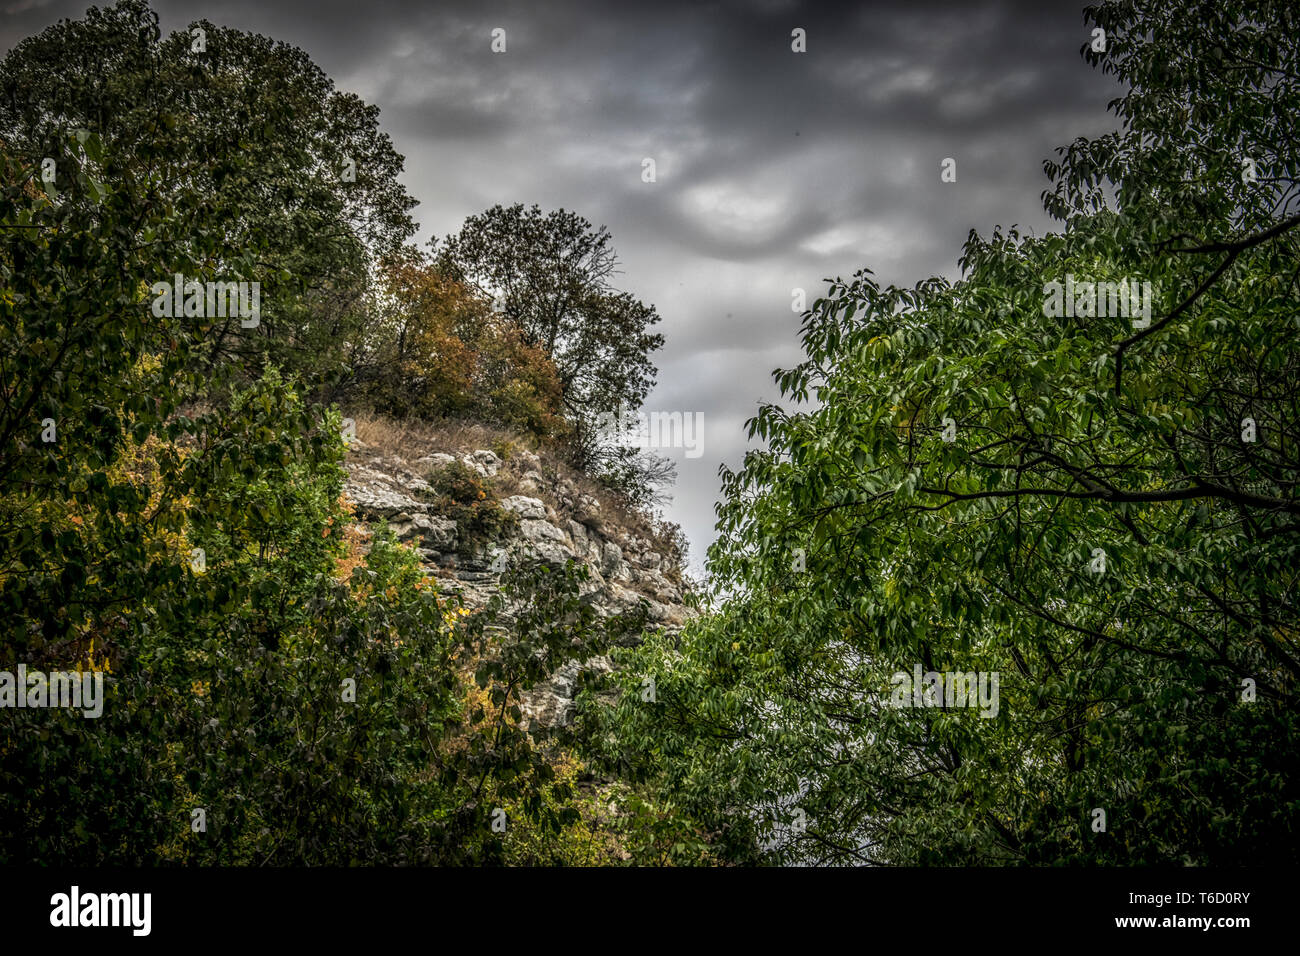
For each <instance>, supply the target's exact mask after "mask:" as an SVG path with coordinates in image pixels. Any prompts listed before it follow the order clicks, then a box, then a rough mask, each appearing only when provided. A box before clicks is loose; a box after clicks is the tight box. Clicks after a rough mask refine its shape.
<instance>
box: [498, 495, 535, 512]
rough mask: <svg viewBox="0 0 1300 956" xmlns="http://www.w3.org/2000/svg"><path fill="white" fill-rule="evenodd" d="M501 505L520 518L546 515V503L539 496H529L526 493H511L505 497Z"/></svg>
mask: <svg viewBox="0 0 1300 956" xmlns="http://www.w3.org/2000/svg"><path fill="white" fill-rule="evenodd" d="M501 507H502V508H505V509H506V511H513V512H514V513H515V514H517V515H518V516H519V517H520V518H545V517H546V505H544V504H543V503H542V502H541V501H540V500H539V499H537V498H527V497H525V496H524V495H511V496H510V497H509V498H505V499H503V500H502V502H501Z"/></svg>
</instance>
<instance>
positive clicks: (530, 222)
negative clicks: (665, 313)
mask: <svg viewBox="0 0 1300 956" xmlns="http://www.w3.org/2000/svg"><path fill="white" fill-rule="evenodd" d="M612 238H613V237H612V236H611V235H610V234H609V232H608V230H606V229H605V228H604V227H603V226H602V227H601V228H600V229H593V228H592V225H591V223H590V222H588V221H587V220H586V219H584V218H582V217H581V216H579V215H577V214H576V213H572V212H566V211H565V210H563V209H561V210H558V211H555V212H550V213H547V214H546V215H543V214H542V212H541V210H540V208H538V207H537V206H533V207H532V208H531V209H525V208H524V206H523V204H522V203H517V204H515V205H513V206H510V207H508V208H507V207H504V206H500V205H497V206H493V207H492V208H491V209H488V210H487V211H486V212H484V213H482V214H480V215H478V216H471V217H470V218H469V219H467V220H466V221H465V224H464V225H463V226H462V227H461V230H460V232H459V233H458V234H456V235H454V236H448V237H447V238H446V239H445V240H444V241H443V243H442V246H441V248H440V249H439V250H438V259H437V261H438V266H439V268H440V269H442V270H443V271H444V272H445V273H446V274H447V275H448V276H450V277H452V278H455V279H460V280H463V281H466V282H468V283H469V284H471V285H472V286H473V287H474V288H475V289H477V290H478V291H479V292H480V293H481V294H483V295H484V296H486V297H487V298H488V299H490V300H493V301H494V302H496V303H497V307H498V308H499V310H500V311H501V312H502V313H503V314H504V315H505V316H506V317H507V318H508V319H509V321H510V322H512V323H513V324H514V325H516V326H517V327H518V328H519V330H520V331H521V333H522V334H523V338H524V341H525V342H526V343H528V344H529V345H532V346H536V347H538V348H540V349H542V350H543V351H544V352H545V353H546V354H547V355H548V356H549V357H550V358H551V360H552V361H553V362H554V363H555V366H556V368H557V369H558V370H559V374H560V382H561V385H562V386H563V389H564V402H565V406H566V408H567V409H568V410H569V412H570V414H571V415H572V416H573V417H574V419H575V421H576V422H577V423H578V424H579V426H580V427H582V428H584V429H589V428H590V427H591V422H592V420H593V419H594V416H595V415H596V414H598V413H599V412H602V411H608V410H609V409H612V408H615V407H617V406H618V405H619V404H620V403H621V404H623V405H625V406H627V407H628V408H633V409H635V408H639V407H640V405H641V403H642V402H643V401H644V400H645V396H646V394H647V393H648V392H649V390H650V386H651V385H653V384H654V377H655V373H656V369H655V367H654V365H653V364H652V363H651V362H650V358H649V356H650V353H651V352H653V351H654V350H655V349H658V348H660V347H662V345H663V336H662V335H659V334H657V333H651V332H649V331H648V329H649V328H650V326H652V325H654V324H655V323H656V322H658V321H659V316H658V314H657V313H656V312H655V310H654V308H653V307H652V306H648V305H645V304H644V303H642V302H640V301H638V300H637V299H635V298H633V297H632V296H631V295H630V294H628V293H626V292H619V291H617V290H615V289H614V288H613V287H612V285H611V283H610V279H611V277H612V276H613V275H614V274H615V272H616V269H617V265H618V259H617V257H616V255H615V253H614V250H613V248H612V246H611V245H610V243H611V240H612Z"/></svg>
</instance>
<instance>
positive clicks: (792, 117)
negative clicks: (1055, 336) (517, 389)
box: [0, 0, 1117, 561]
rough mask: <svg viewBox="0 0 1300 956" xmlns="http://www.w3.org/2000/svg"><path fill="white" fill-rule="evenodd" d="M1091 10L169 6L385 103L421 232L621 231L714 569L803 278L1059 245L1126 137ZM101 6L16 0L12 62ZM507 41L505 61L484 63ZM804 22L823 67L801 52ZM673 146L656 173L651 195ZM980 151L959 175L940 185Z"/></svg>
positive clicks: (988, 6) (376, 2) (680, 515)
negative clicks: (527, 223)
mask: <svg viewBox="0 0 1300 956" xmlns="http://www.w3.org/2000/svg"><path fill="white" fill-rule="evenodd" d="M1082 5H1083V4H1082V0H1080V2H1075V3H1072V2H1042V0H1023V2H984V3H979V2H971V3H958V4H951V5H942V6H941V5H934V4H927V3H924V2H917V0H899V2H881V3H871V4H860V3H851V4H817V5H815V6H812V5H803V4H797V3H787V2H782V0H763V2H747V3H740V2H736V3H720V2H714V3H689V2H684V3H648V4H641V5H634V4H595V3H590V4H589V3H580V2H564V3H541V2H536V0H527V2H518V3H491V2H488V3H482V2H475V0H466V2H458V3H411V4H402V3H397V2H391V0H368V2H366V3H364V4H357V3H355V2H352V0H348V2H343V0H326V2H312V3H302V4H301V5H299V4H294V3H266V2H263V0H226V2H220V3H201V2H175V3H172V2H163V3H159V4H157V5H156V9H158V10H159V12H160V16H161V18H162V23H163V27H164V29H168V30H173V29H180V28H182V27H184V26H185V24H187V23H188V22H189V21H191V20H193V19H198V18H206V19H209V20H212V21H213V22H216V23H220V24H223V25H228V26H234V27H238V28H241V29H246V30H250V31H254V32H259V33H264V34H267V35H269V36H273V37H275V38H276V39H280V40H284V41H286V42H289V43H292V44H294V45H296V46H299V47H302V48H303V49H304V50H306V51H307V52H308V53H309V54H310V55H311V56H312V57H313V59H314V60H315V61H316V62H317V63H318V64H319V65H320V66H321V67H322V68H323V69H324V70H325V71H326V72H327V73H329V74H330V75H331V76H332V77H333V78H334V79H335V81H336V83H337V84H338V85H339V86H340V88H343V89H349V90H353V91H355V92H357V93H359V94H360V95H362V96H363V97H364V98H365V99H367V100H368V101H370V102H372V103H375V104H376V105H378V106H379V107H380V108H381V110H382V114H381V121H382V123H383V125H384V128H385V129H386V130H387V131H388V132H389V134H390V135H391V136H392V138H393V140H394V143H395V145H396V147H397V149H398V151H399V152H401V153H403V154H404V155H405V156H406V165H407V172H406V174H405V176H404V182H405V183H406V184H407V187H408V189H409V190H410V191H411V193H412V194H413V195H414V196H415V197H416V198H417V199H419V200H420V202H421V206H420V207H419V208H418V209H417V210H416V216H417V218H418V219H419V220H420V222H421V226H422V229H421V240H422V241H423V240H425V239H428V238H429V237H430V236H442V235H445V234H447V233H448V232H453V231H455V230H456V229H457V228H458V227H459V225H460V223H461V222H462V221H463V220H464V218H465V217H466V216H469V215H472V214H474V213H477V212H480V211H482V210H483V209H484V208H486V207H487V206H490V205H493V204H495V203H498V202H500V203H505V204H509V203H512V202H524V203H527V204H532V203H534V202H535V203H538V204H539V205H541V206H542V207H543V208H544V209H552V208H558V207H565V208H568V209H572V210H575V211H577V212H579V213H581V214H582V215H584V216H586V217H587V218H588V219H590V220H591V221H592V222H593V223H596V224H598V225H599V224H604V225H606V226H608V227H609V229H610V230H611V232H612V233H613V235H614V240H615V246H616V247H617V249H618V251H619V253H620V255H621V258H622V267H623V275H622V276H621V277H620V280H621V284H622V286H623V287H624V288H625V289H627V290H628V291H631V292H633V293H634V294H635V295H637V296H638V297H640V298H642V299H643V300H645V301H647V302H651V303H654V304H655V305H656V306H657V308H658V310H659V312H660V314H661V315H662V316H663V318H664V321H663V323H662V324H661V326H660V327H659V328H660V330H661V331H662V332H664V334H665V335H666V337H667V344H666V346H665V348H664V350H663V351H662V352H661V353H660V354H659V355H658V362H659V365H660V376H659V381H660V384H659V386H658V387H657V388H656V390H655V391H654V392H653V393H652V395H651V397H650V401H649V403H648V407H649V408H652V409H662V410H670V411H671V410H677V411H701V412H703V413H704V415H705V423H706V429H705V437H706V444H705V454H704V456H703V457H701V458H699V459H686V458H685V457H684V456H683V454H682V452H681V451H680V450H678V451H674V452H671V453H670V456H671V457H674V458H675V460H676V461H677V463H678V469H679V482H678V486H677V488H676V492H675V504H674V506H673V507H672V508H671V509H669V517H670V518H672V519H673V520H677V521H680V522H681V523H682V524H683V525H684V527H685V529H686V531H687V533H688V535H689V537H690V539H691V541H692V544H693V545H694V551H695V554H694V557H695V559H696V560H697V561H698V559H699V558H701V557H702V554H703V550H704V546H705V545H706V544H707V542H708V541H709V540H711V538H712V531H711V527H712V521H713V511H712V504H713V501H714V499H715V497H716V491H717V466H718V463H719V462H720V461H724V460H725V461H726V462H727V463H728V464H730V465H731V466H732V467H735V466H736V465H738V464H739V462H740V459H741V458H742V456H743V452H744V448H745V438H744V432H743V423H744V420H745V419H746V418H747V417H748V416H749V415H750V414H752V413H753V411H754V409H755V403H756V402H757V401H759V400H762V399H768V400H775V399H776V398H777V397H778V396H777V394H776V392H775V389H774V387H773V385H772V381H771V378H770V372H771V371H772V370H773V369H774V368H776V367H778V366H782V367H786V366H790V365H793V364H795V363H797V362H798V361H799V360H800V351H799V347H798V329H799V316H797V315H796V314H794V313H793V312H792V311H791V308H790V303H791V290H792V289H793V288H795V287H801V288H803V289H804V290H805V291H806V293H807V297H808V300H809V302H811V301H812V299H814V298H815V297H816V296H817V295H818V294H820V293H821V292H822V291H824V284H823V281H822V280H823V279H826V278H834V277H837V276H843V277H846V278H847V277H848V276H850V275H851V274H852V273H853V272H854V271H855V270H856V269H858V268H860V267H863V266H869V267H871V268H872V269H873V270H874V271H875V273H876V276H877V279H878V280H879V281H882V282H894V283H897V284H901V285H912V284H914V283H915V282H917V281H918V280H920V279H923V278H925V277H927V276H930V275H933V274H943V275H946V276H948V277H949V278H955V277H956V260H957V256H958V255H959V253H960V249H961V244H962V242H963V241H964V240H965V238H966V235H967V233H968V231H969V230H970V229H971V228H972V227H974V228H976V229H978V230H979V231H981V232H983V233H987V232H989V231H990V230H991V229H992V228H993V227H994V226H995V225H997V224H1001V225H1011V224H1012V223H1019V224H1020V225H1021V226H1022V227H1029V228H1034V229H1036V230H1038V231H1040V232H1041V231H1042V230H1043V229H1044V228H1046V227H1047V226H1048V225H1049V223H1048V221H1047V219H1046V218H1045V217H1044V215H1043V214H1042V211H1041V207H1040V204H1039V198H1038V196H1039V193H1040V191H1041V190H1042V189H1043V188H1044V187H1045V185H1046V180H1045V179H1044V177H1043V175H1042V172H1041V163H1042V160H1043V159H1045V158H1048V157H1049V156H1050V155H1051V154H1052V150H1053V149H1054V148H1055V147H1056V146H1059V145H1062V144H1064V143H1067V142H1069V141H1070V140H1072V139H1073V138H1074V137H1076V136H1078V135H1095V134H1097V133H1099V132H1102V131H1103V130H1105V129H1108V128H1110V126H1111V122H1112V121H1111V119H1110V117H1109V116H1108V115H1107V114H1106V113H1105V104H1106V103H1107V102H1108V101H1109V100H1110V99H1111V98H1112V97H1113V96H1115V95H1117V87H1115V86H1114V84H1113V83H1112V82H1111V81H1110V80H1109V79H1106V78H1103V77H1101V76H1100V75H1099V74H1097V73H1095V72H1094V71H1092V70H1091V69H1089V68H1088V67H1087V66H1086V65H1084V64H1083V62H1082V60H1081V58H1080V57H1079V50H1080V47H1081V46H1082V45H1083V44H1084V43H1085V42H1086V41H1087V40H1088V39H1089V36H1088V31H1087V29H1086V27H1085V24H1084V22H1083V18H1082V13H1081V9H1082ZM83 9H84V8H83V5H82V4H79V3H63V2H57V0H52V2H41V0H9V2H8V3H7V5H6V3H5V0H0V10H3V11H4V13H5V16H4V18H3V21H0V44H2V45H4V46H5V47H7V46H9V45H12V44H13V43H14V42H16V41H17V40H18V39H20V38H21V37H23V36H26V35H29V34H31V33H34V32H37V31H39V30H40V29H43V28H44V27H45V26H47V25H49V24H50V23H52V22H54V21H55V20H57V19H59V18H60V17H64V16H80V15H81V14H82V12H83ZM494 27H503V28H505V29H506V31H507V44H508V48H507V52H506V53H505V54H502V55H496V54H493V53H492V52H491V51H490V49H489V43H490V33H491V30H492V29H493V28H494ZM795 27H802V28H803V29H805V30H806V31H807V47H808V52H807V53H805V54H794V53H792V52H791V50H790V32H791V30H792V29H793V28H795ZM645 157H651V158H653V159H654V160H655V162H656V165H657V174H658V181H657V182H655V183H653V184H647V183H643V182H642V181H641V162H642V159H643V158H645ZM945 157H953V158H955V159H956V160H957V169H958V179H957V182H956V183H952V184H943V183H941V182H940V180H939V168H940V162H941V161H942V160H943V159H944V158H945Z"/></svg>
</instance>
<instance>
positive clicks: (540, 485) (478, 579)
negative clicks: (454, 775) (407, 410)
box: [345, 450, 695, 730]
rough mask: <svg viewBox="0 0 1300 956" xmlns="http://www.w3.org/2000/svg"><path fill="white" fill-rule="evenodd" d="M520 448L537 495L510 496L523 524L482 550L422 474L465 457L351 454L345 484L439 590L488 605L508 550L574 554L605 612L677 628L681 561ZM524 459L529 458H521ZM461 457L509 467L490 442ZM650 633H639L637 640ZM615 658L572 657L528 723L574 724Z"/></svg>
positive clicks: (547, 559) (585, 598)
mask: <svg viewBox="0 0 1300 956" xmlns="http://www.w3.org/2000/svg"><path fill="white" fill-rule="evenodd" d="M511 457H512V462H511V466H512V470H513V471H514V473H515V474H516V475H517V474H518V473H519V470H520V467H521V465H522V466H526V467H528V469H529V470H528V471H527V472H526V473H525V479H527V482H531V485H530V484H528V483H527V482H525V481H523V480H521V481H519V486H520V487H523V488H526V489H527V490H529V491H531V492H534V493H535V494H536V495H537V496H536V497H534V496H533V495H531V494H530V495H523V494H516V495H511V496H510V497H508V498H505V499H504V500H503V501H502V502H501V507H502V508H503V509H504V510H506V511H509V512H511V513H512V514H514V515H515V516H516V517H517V518H518V519H519V522H518V527H517V529H516V530H515V531H514V532H513V533H511V534H509V535H507V536H506V537H505V538H502V539H499V540H494V541H491V542H489V543H488V544H487V546H486V547H485V548H484V550H483V551H482V552H481V553H478V554H473V555H467V554H463V553H461V552H460V551H459V550H458V546H457V530H458V529H457V525H456V522H455V521H453V520H452V519H450V518H448V517H446V516H445V515H441V514H438V513H437V511H436V508H437V506H436V505H435V504H432V503H430V502H429V501H428V500H427V499H428V498H429V497H431V496H430V495H428V494H427V491H426V489H427V488H428V485H427V483H426V482H424V481H423V480H422V479H420V478H419V477H417V475H419V474H428V473H429V472H431V471H435V470H436V469H438V468H443V467H446V466H447V465H449V464H450V463H451V462H453V461H457V460H458V459H457V458H456V457H455V456H452V455H449V454H445V453H435V454H431V455H429V456H427V457H426V458H422V459H420V460H419V461H417V462H414V463H413V464H412V465H411V466H410V467H408V466H407V465H406V463H405V462H403V461H402V460H401V459H395V458H391V457H389V458H385V457H376V458H373V459H371V460H370V461H369V462H368V463H367V464H364V465H362V464H356V463H353V462H349V463H348V464H347V466H346V467H347V471H348V479H347V483H346V487H345V493H346V494H347V496H348V497H349V498H350V499H351V500H352V501H353V503H354V504H355V506H356V511H357V515H358V517H359V518H360V519H362V520H363V521H367V522H377V521H379V520H381V519H383V520H386V521H388V523H389V525H390V527H391V528H392V529H393V531H394V533H395V534H396V535H397V537H398V538H399V540H401V541H404V542H409V543H410V544H412V545H414V546H415V547H416V548H417V549H418V550H419V553H420V556H421V561H422V564H423V565H424V567H425V569H426V572H427V573H429V574H434V573H436V574H437V575H438V587H439V589H440V590H441V591H442V592H443V593H444V594H455V595H457V596H459V598H460V599H461V600H462V601H463V602H464V603H465V605H466V606H468V607H482V606H484V605H486V604H487V602H488V601H489V600H490V599H491V597H492V596H493V595H494V594H495V593H496V591H497V588H498V587H499V582H500V577H501V568H500V567H499V566H498V567H496V568H495V569H494V567H493V564H494V561H493V559H494V557H495V556H497V555H504V557H505V565H506V567H514V566H517V565H518V564H519V563H524V564H534V563H539V564H547V565H552V566H563V565H564V564H565V563H566V562H567V561H570V560H573V561H577V562H580V563H582V564H584V565H585V566H586V568H587V572H588V580H587V581H586V582H585V583H584V584H583V585H582V586H581V591H580V595H579V597H580V600H581V601H582V602H583V603H584V604H587V605H589V606H590V607H592V609H593V610H594V611H595V612H596V613H597V614H598V615H599V616H600V617H609V616H611V615H615V614H620V613H624V612H627V611H629V610H631V609H633V608H636V607H638V606H640V605H642V604H644V605H645V607H646V609H647V614H648V618H649V622H650V626H651V627H654V628H663V629H665V630H668V631H669V632H672V631H676V630H678V629H680V628H681V626H682V625H683V624H685V623H686V622H687V621H688V620H689V619H690V618H691V617H692V616H694V614H695V612H694V611H693V610H691V609H690V608H687V607H686V606H684V605H683V603H682V593H681V589H680V587H679V586H677V585H674V584H673V582H672V580H670V578H669V577H668V574H669V573H671V570H672V569H671V568H669V567H668V566H667V562H665V560H664V557H663V555H662V554H660V553H658V552H656V551H653V550H651V549H652V548H653V544H652V543H651V542H650V541H647V540H644V539H642V538H638V537H635V536H633V535H630V534H628V533H626V531H624V530H622V529H620V528H618V527H616V526H613V525H612V524H608V523H606V522H604V521H602V519H601V517H600V516H599V510H600V506H599V503H598V502H597V501H596V500H595V499H594V498H592V497H590V496H588V495H585V494H580V493H579V492H578V488H577V486H576V484H575V483H574V482H573V481H571V480H569V479H567V478H562V479H560V480H558V481H555V482H551V481H549V480H547V479H546V478H545V477H544V476H543V473H542V470H541V463H540V461H538V460H536V456H534V455H532V453H531V452H525V451H520V450H515V451H514V452H512V456H511ZM514 458H521V459H522V461H521V462H519V463H515V462H514V461H513V459H514ZM459 460H460V461H463V462H464V463H465V464H466V465H467V466H468V467H470V468H472V469H473V470H474V471H475V473H476V474H478V475H480V476H481V477H483V478H490V477H492V476H494V475H496V474H498V472H499V471H500V469H501V468H502V466H503V462H502V461H501V459H500V458H498V457H497V455H496V454H494V453H493V452H490V451H485V450H478V451H475V452H472V453H470V454H466V455H464V456H462V457H461V458H459ZM422 498H423V499H425V500H421V499H422ZM548 502H549V503H550V504H548ZM640 640H641V638H640V637H639V636H634V637H632V638H630V639H629V643H638V642H639V641H640ZM610 666H611V665H610V663H609V660H608V659H607V658H592V659H591V660H589V661H587V662H586V663H584V664H578V663H576V662H570V663H568V664H566V665H564V666H563V667H561V668H560V669H559V670H557V671H556V672H555V673H554V674H552V675H551V677H550V678H549V679H548V680H546V681H545V682H543V683H541V684H539V685H537V686H536V687H534V688H533V689H532V690H531V691H529V692H528V693H527V694H525V695H524V696H523V698H522V709H523V711H524V714H525V718H526V727H527V728H528V729H530V730H536V729H540V728H552V727H559V726H564V725H566V724H568V723H569V722H570V721H571V720H572V719H573V713H574V708H575V704H574V696H575V694H576V693H577V687H578V678H579V675H580V674H581V672H582V671H584V670H595V671H597V672H600V671H602V670H604V671H608V670H609V669H610Z"/></svg>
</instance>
